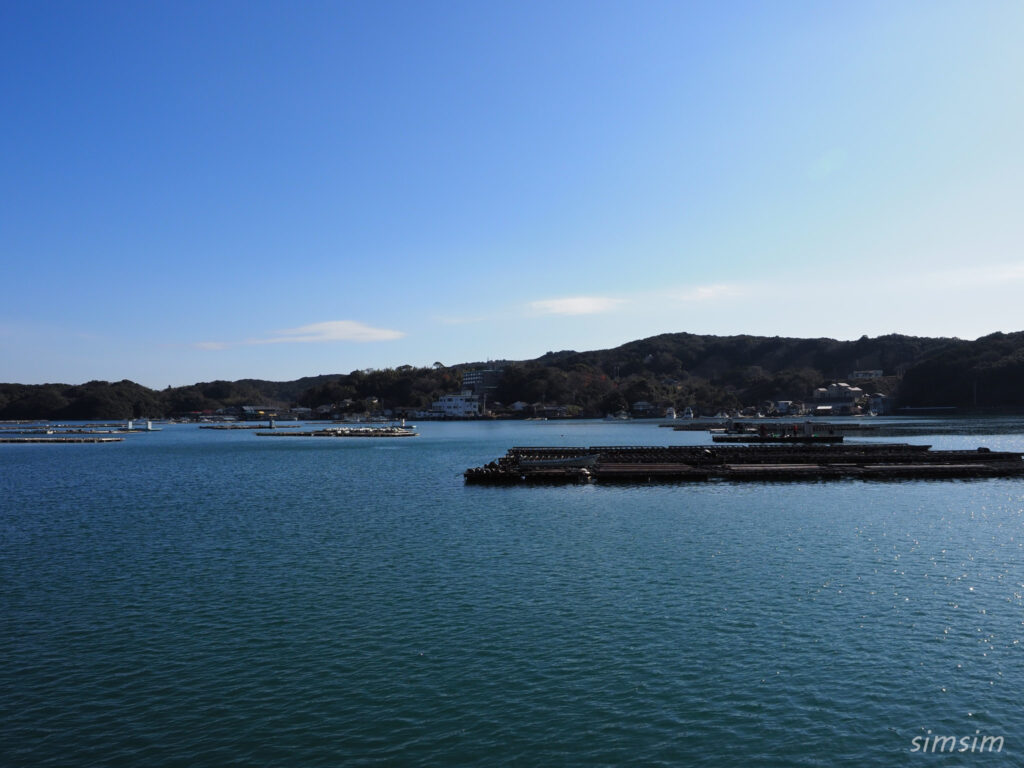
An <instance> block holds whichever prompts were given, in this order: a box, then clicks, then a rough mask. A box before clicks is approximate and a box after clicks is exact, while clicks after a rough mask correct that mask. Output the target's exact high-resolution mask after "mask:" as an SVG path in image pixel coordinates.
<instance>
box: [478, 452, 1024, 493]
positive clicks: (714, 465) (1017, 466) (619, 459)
mask: <svg viewBox="0 0 1024 768" xmlns="http://www.w3.org/2000/svg"><path fill="white" fill-rule="evenodd" d="M1021 457H1022V454H1021V453H1019V452H1010V451H990V450H989V449H988V448H978V449H976V450H973V451H972V450H959V451H933V450H931V446H928V445H910V444H907V443H872V444H861V445H852V444H847V445H834V444H825V445H805V444H800V445H794V444H786V445H757V446H731V445H730V446H717V445H716V446H599V447H590V448H572V447H569V448H549V447H543V448H511V449H510V450H509V451H508V453H506V454H505V456H502V457H501V458H499V459H497V460H496V461H492V462H491V463H489V464H487V465H485V466H483V467H476V468H472V469H467V470H466V472H465V473H464V478H465V481H466V483H475V484H488V485H517V484H528V483H580V482H628V483H638V482H639V483H645V482H655V481H673V482H676V481H684V480H685V481H707V480H824V479H839V478H861V479H895V478H902V479H922V478H929V479H951V478H977V477H1020V476H1024V460H1022V458H1021Z"/></svg>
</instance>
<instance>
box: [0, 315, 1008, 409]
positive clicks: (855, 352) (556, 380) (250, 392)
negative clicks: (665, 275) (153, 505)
mask: <svg viewBox="0 0 1024 768" xmlns="http://www.w3.org/2000/svg"><path fill="white" fill-rule="evenodd" d="M495 366H497V367H502V368H503V370H504V374H503V376H502V377H501V379H500V381H499V383H498V385H497V389H496V391H495V392H494V393H493V397H492V399H491V400H490V401H489V402H491V403H492V404H493V403H494V402H496V401H500V402H502V403H505V404H510V403H513V402H516V401H524V402H527V403H534V402H544V403H549V404H560V405H566V406H570V407H571V412H573V413H579V414H581V415H595V416H596V415H602V414H604V413H607V412H610V411H616V410H619V409H621V408H625V407H628V406H629V405H631V404H632V403H635V402H637V401H640V400H645V401H648V402H651V403H654V404H657V405H664V406H667V405H673V406H675V407H677V408H683V407H686V406H691V407H693V408H695V409H697V410H698V411H703V412H711V411H717V410H720V409H722V408H739V407H742V406H745V405H756V404H758V403H760V402H762V401H765V400H771V399H794V400H800V399H807V398H809V397H810V395H811V392H812V391H813V390H814V388H815V387H818V386H821V385H822V384H825V383H827V382H829V381H843V380H845V379H846V378H847V377H848V376H849V375H850V373H851V372H853V371H861V370H880V371H882V376H881V377H880V378H878V379H876V380H873V381H868V382H863V383H862V386H864V387H866V388H868V389H869V390H872V391H881V392H883V393H885V394H892V395H895V396H896V397H897V398H898V400H899V403H900V404H901V405H907V406H939V405H942V406H945V405H953V406H959V407H968V408H971V407H978V408H1017V407H1024V332H1018V333H1009V334H1004V333H995V334H992V335H990V336H985V337H983V338H980V339H977V340H975V341H963V340H961V339H948V338H923V337H915V336H902V335H896V334H893V335H888V336H879V337H877V338H868V337H866V336H864V337H861V338H860V339H858V340H856V341H836V340H834V339H795V338H782V337H765V336H746V335H744V336H699V335H695V334H690V333H671V334H662V335H660V336H652V337H650V338H647V339H641V340H638V341H632V342H629V343H627V344H623V345H621V346H619V347H615V348H614V349H604V350H595V351H590V352H575V351H571V350H567V351H561V352H548V353H547V354H545V355H542V356H541V357H539V358H537V359H536V360H525V361H503V362H501V363H493V362H492V363H488V364H483V363H478V364H470V363H463V364H460V365H455V366H450V367H446V366H442V365H440V364H436V365H435V366H433V367H430V368H415V367H412V366H408V365H405V366H399V367H397V368H388V369H383V370H365V371H353V372H351V373H348V374H330V375H321V376H311V377H304V378H301V379H297V380H295V381H287V382H273V381H263V380H260V379H242V380H240V381H234V382H231V381H213V382H199V383H196V384H193V385H190V386H186V387H174V388H168V389H165V390H159V391H158V390H151V389H148V388H146V387H143V386H141V385H139V384H135V383H134V382H131V381H127V380H125V381H120V382H115V383H108V382H99V381H92V382H88V383H86V384H80V385H70V384H39V385H25V384H0V419H29V418H42V419H88V418H118V419H121V418H132V417H142V416H152V417H159V416H170V415H179V414H184V413H189V412H196V411H214V410H217V409H219V408H225V407H231V406H240V405H270V406H274V407H285V406H289V405H303V406H307V407H310V408H315V407H317V406H320V405H330V404H335V405H338V406H339V407H341V408H342V409H348V410H353V411H357V410H365V409H372V408H375V407H381V406H382V405H383V406H385V407H391V408H393V407H409V408H426V407H428V406H429V405H430V403H431V401H432V400H434V399H436V398H437V397H438V396H440V395H441V394H443V393H445V392H451V391H456V390H458V388H459V387H460V385H461V372H462V371H463V370H465V369H467V368H482V367H495Z"/></svg>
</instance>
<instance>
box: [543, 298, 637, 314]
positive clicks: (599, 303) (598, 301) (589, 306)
mask: <svg viewBox="0 0 1024 768" xmlns="http://www.w3.org/2000/svg"><path fill="white" fill-rule="evenodd" d="M624 303H625V299H614V298H611V297H608V296H569V297H566V298H562V299H543V300H540V301H531V302H530V304H529V308H530V311H531V312H533V313H534V314H539V315H598V314H601V313H604V312H611V311H613V310H615V309H616V308H618V307H619V306H620V305H621V304H624Z"/></svg>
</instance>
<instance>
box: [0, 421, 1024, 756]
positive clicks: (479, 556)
mask: <svg viewBox="0 0 1024 768" xmlns="http://www.w3.org/2000/svg"><path fill="white" fill-rule="evenodd" d="M949 424H950V423H949V422H946V423H945V424H944V426H943V430H942V431H943V432H944V433H943V434H941V435H938V436H936V437H935V438H934V439H928V437H927V436H925V437H914V438H910V439H912V440H913V441H915V442H929V443H932V444H934V445H935V446H936V447H971V448H973V447H976V446H978V445H988V446H989V447H991V448H993V449H996V448H1003V449H1014V450H1024V435H1021V433H1020V430H1019V429H1018V425H1017V424H1016V423H1014V422H1010V421H1006V420H1003V421H997V422H978V423H960V424H958V425H957V428H956V429H949V428H948V427H949ZM420 431H421V432H422V436H421V437H419V438H413V439H399V440H383V439H382V440H361V439H360V440H355V439H353V440H302V439H279V438H274V439H270V438H258V437H256V436H255V435H253V434H251V433H247V432H211V431H200V430H198V429H196V428H195V427H191V426H178V427H175V426H171V427H168V428H166V429H165V430H164V431H163V432H160V433H155V434H146V435H136V436H132V437H131V438H130V439H128V440H127V441H126V442H124V443H122V444H117V445H65V446H39V445H0V765H3V766H22V765H25V766H34V765H54V766H86V765H125V766H128V765H147V766H149V765H158V766H163V765H167V766H178V765H180V766H223V765H246V766H248V765H301V766H337V765H538V766H541V765H544V766H546V765H581V766H582V765H671V766H676V765H707V766H734V765H735V766H740V765H742V766H759V765H778V766H789V765H797V766H801V765H804V766H819V765H836V764H850V765H854V764H856V765H918V764H922V763H929V764H935V763H936V761H939V762H941V764H943V765H966V764H969V763H970V764H975V763H977V762H979V761H984V762H985V763H986V764H991V765H997V764H999V765H1005V764H1014V762H1015V761H1020V760H1021V759H1022V757H1021V756H1022V755H1024V715H1022V711H1021V708H1020V697H1021V691H1022V690H1024V656H1022V653H1024V648H1022V645H1021V641H1022V640H1024V597H1022V593H1024V550H1022V544H1024V482H1022V481H1019V480H980V481H964V482H935V481H931V482H899V483H864V482H860V481H844V482H833V483H789V484H737V485H733V484H728V483H711V484H705V485H674V486H673V485H660V486H659V485H654V486H636V487H620V486H616V487H597V486H565V487H540V488H486V487H465V486H464V485H463V483H462V478H461V472H462V470H463V469H465V468H466V467H469V466H477V465H480V464H483V463H486V462H487V461H490V460H491V459H494V458H497V457H498V456H499V455H501V454H503V453H504V452H505V450H506V449H507V448H509V447H511V446H513V445H530V444H532V445H541V444H556V445H557V444H567V445H598V444H606V445H607V444H615V445H624V444H654V443H673V442H697V441H704V440H706V439H707V438H706V435H702V434H696V433H674V432H672V431H671V430H664V429H661V430H659V429H656V428H654V427H653V426H651V425H650V424H640V423H634V424H603V423H560V422H541V423H518V424H509V423H498V424H424V425H421V426H420ZM936 431H940V430H936ZM929 732H931V736H934V735H942V736H955V737H957V738H958V739H959V738H961V737H973V736H975V735H980V736H984V735H988V736H1000V737H1003V739H1004V746H1003V749H1002V752H1001V753H1000V754H999V755H990V754H986V755H985V756H981V755H978V754H973V753H971V752H969V751H968V752H967V753H966V754H959V753H958V754H944V755H941V756H940V755H931V754H929V755H927V756H926V755H921V754H920V750H918V751H916V752H915V751H912V749H913V746H914V745H913V742H912V740H913V739H914V738H915V737H921V739H922V740H923V738H925V737H929ZM921 743H922V742H921V741H919V742H918V744H921Z"/></svg>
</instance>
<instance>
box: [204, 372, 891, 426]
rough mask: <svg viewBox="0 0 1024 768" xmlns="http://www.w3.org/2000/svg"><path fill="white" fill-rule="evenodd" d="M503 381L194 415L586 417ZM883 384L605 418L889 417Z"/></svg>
mask: <svg viewBox="0 0 1024 768" xmlns="http://www.w3.org/2000/svg"><path fill="white" fill-rule="evenodd" d="M502 375H503V369H502V368H497V367H495V368H480V369H467V370H464V371H463V372H462V374H461V378H462V386H461V388H460V389H459V390H458V391H457V392H451V393H448V394H444V395H442V396H441V397H439V398H437V399H436V400H434V401H433V403H432V404H431V406H430V407H429V408H416V407H409V406H404V405H402V404H398V403H396V404H386V403H384V402H383V401H382V399H381V398H377V397H371V398H368V399H367V400H366V401H364V402H365V405H366V406H367V408H366V410H363V411H354V410H353V406H355V405H356V403H355V401H353V400H350V399H349V400H343V401H340V402H337V403H329V404H322V405H319V406H317V407H315V408H314V407H305V406H297V405H296V406H291V407H282V406H276V405H273V404H262V405H245V406H237V407H234V408H225V409H219V410H218V411H217V412H208V413H195V414H192V416H193V417H194V418H196V419H197V420H204V419H206V420H209V419H240V420H248V421H259V420H266V419H268V418H275V419H279V420H288V419H294V420H315V419H325V420H342V419H349V420H355V421H362V420H374V419H376V420H382V419H383V420H391V419H418V420H420V421H424V420H428V421H429V420H438V421H450V420H473V419H570V418H579V417H585V416H587V415H590V416H592V414H583V413H582V412H581V411H580V409H579V408H578V407H575V406H573V405H572V404H567V403H551V402H544V401H535V402H525V401H522V400H517V401H515V402H512V403H503V402H501V401H500V400H497V399H496V398H495V396H494V393H495V390H496V389H497V387H498V383H499V382H500V381H501V377H502ZM882 378H883V371H881V370H862V371H852V372H850V375H849V380H850V381H852V382H855V383H854V384H850V383H848V382H846V381H837V382H833V383H829V384H827V385H825V386H822V387H817V388H815V389H814V390H813V391H812V392H810V393H808V394H807V396H806V397H803V398H799V397H794V399H779V400H765V401H762V402H759V403H756V404H752V405H748V406H744V407H742V408H737V409H723V410H720V411H717V412H714V413H700V412H698V411H697V410H696V409H695V408H694V407H692V406H689V405H685V404H678V403H676V402H671V401H659V402H650V401H647V400H637V401H634V402H632V403H629V404H628V406H629V407H628V409H622V410H618V411H616V412H613V413H607V414H605V418H608V419H618V420H628V419H664V418H669V419H675V418H697V417H700V416H717V417H734V418H740V417H742V418H756V417H779V416H787V417H801V416H815V417H832V416H864V415H889V414H892V413H893V412H894V411H895V402H896V401H895V398H894V397H892V396H891V395H886V394H882V393H880V392H876V391H874V390H871V389H868V390H865V388H864V387H862V386H858V384H857V382H875V381H877V380H879V379H882Z"/></svg>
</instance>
